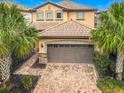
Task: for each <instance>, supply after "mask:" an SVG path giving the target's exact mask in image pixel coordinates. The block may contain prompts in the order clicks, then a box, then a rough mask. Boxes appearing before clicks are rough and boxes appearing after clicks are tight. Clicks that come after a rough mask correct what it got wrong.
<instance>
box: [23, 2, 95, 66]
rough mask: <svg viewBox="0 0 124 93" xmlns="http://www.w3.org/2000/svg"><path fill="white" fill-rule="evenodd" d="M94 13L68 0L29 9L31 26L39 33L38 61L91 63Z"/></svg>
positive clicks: (90, 9)
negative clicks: (91, 33) (91, 35)
mask: <svg viewBox="0 0 124 93" xmlns="http://www.w3.org/2000/svg"><path fill="white" fill-rule="evenodd" d="M96 11H97V9H96V8H93V7H90V6H87V5H82V4H78V3H75V2H72V1H71V0H63V1H61V2H58V3H53V2H46V3H44V4H41V5H38V6H37V7H35V8H32V9H28V11H26V14H27V13H28V14H31V17H30V18H31V24H32V25H33V26H34V27H35V28H36V29H38V30H39V33H38V36H39V42H38V49H39V62H40V63H43V64H47V63H91V62H92V60H93V51H94V44H93V42H92V41H91V39H90V32H91V30H92V29H93V28H94V19H95V13H96ZM23 13H24V12H23Z"/></svg>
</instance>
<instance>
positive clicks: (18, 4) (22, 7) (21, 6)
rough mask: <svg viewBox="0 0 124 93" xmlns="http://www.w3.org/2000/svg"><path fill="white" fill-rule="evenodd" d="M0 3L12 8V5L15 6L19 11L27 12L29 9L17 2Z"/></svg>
mask: <svg viewBox="0 0 124 93" xmlns="http://www.w3.org/2000/svg"><path fill="white" fill-rule="evenodd" d="M1 3H5V4H6V5H8V6H12V5H13V4H15V5H17V8H18V9H20V10H29V9H31V8H29V7H27V6H25V5H23V4H20V3H17V2H10V1H5V2H1Z"/></svg>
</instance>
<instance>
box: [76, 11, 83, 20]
mask: <svg viewBox="0 0 124 93" xmlns="http://www.w3.org/2000/svg"><path fill="white" fill-rule="evenodd" d="M77 19H78V20H83V19H84V12H78V13H77Z"/></svg>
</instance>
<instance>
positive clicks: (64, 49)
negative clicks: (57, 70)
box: [48, 44, 93, 63]
mask: <svg viewBox="0 0 124 93" xmlns="http://www.w3.org/2000/svg"><path fill="white" fill-rule="evenodd" d="M92 60H93V46H92V45H70V44H49V45H48V62H50V63H90V62H92Z"/></svg>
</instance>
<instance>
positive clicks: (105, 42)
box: [92, 2, 124, 80]
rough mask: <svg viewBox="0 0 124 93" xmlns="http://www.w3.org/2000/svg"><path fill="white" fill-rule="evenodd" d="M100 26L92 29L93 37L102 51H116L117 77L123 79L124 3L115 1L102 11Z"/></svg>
mask: <svg viewBox="0 0 124 93" xmlns="http://www.w3.org/2000/svg"><path fill="white" fill-rule="evenodd" d="M99 23H100V24H99V27H98V28H97V29H95V30H93V31H92V39H93V40H94V41H95V43H96V45H97V46H98V48H99V49H100V50H101V52H107V53H110V52H116V53H117V59H116V74H117V76H116V79H117V80H122V72H123V61H124V3H123V2H115V3H113V4H112V5H111V6H110V7H109V8H108V9H107V11H104V12H102V13H100V16H99Z"/></svg>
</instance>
